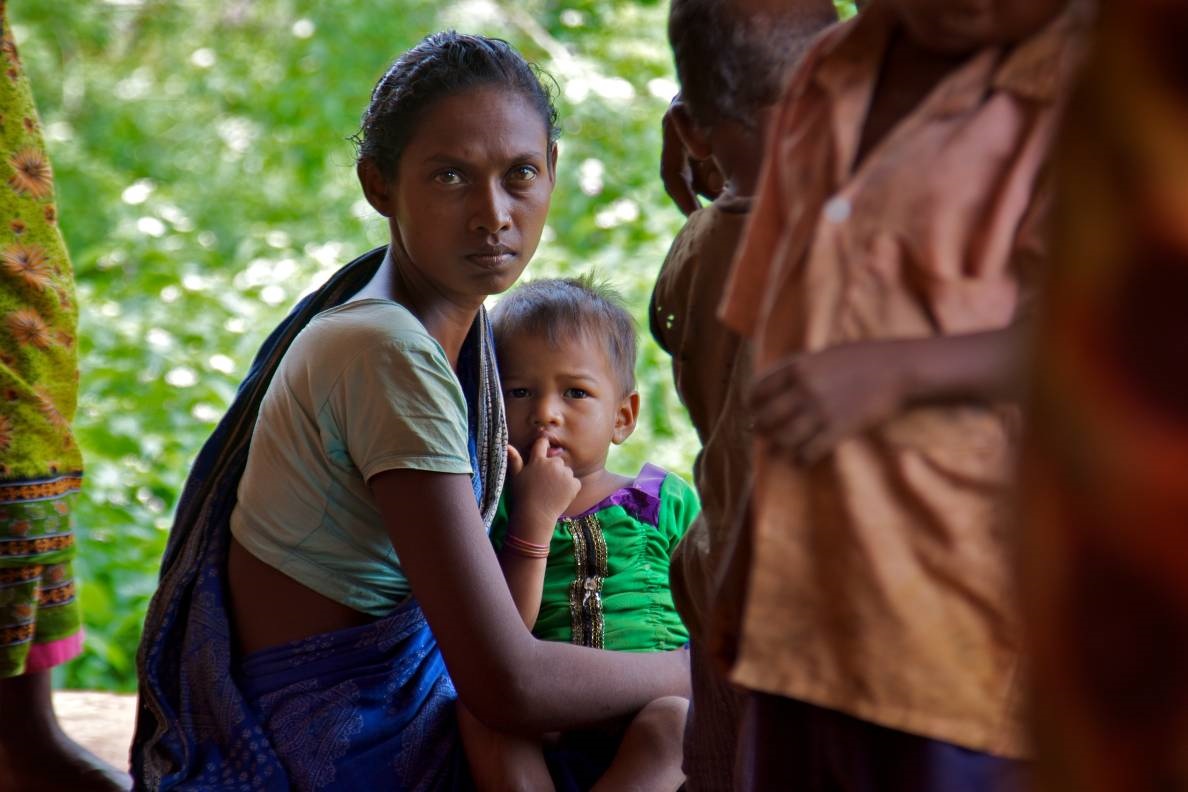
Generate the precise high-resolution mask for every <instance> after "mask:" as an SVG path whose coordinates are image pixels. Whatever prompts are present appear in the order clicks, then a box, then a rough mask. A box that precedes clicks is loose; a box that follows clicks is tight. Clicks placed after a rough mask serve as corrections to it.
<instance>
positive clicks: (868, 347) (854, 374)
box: [751, 341, 904, 465]
mask: <svg viewBox="0 0 1188 792" xmlns="http://www.w3.org/2000/svg"><path fill="white" fill-rule="evenodd" d="M887 347H888V344H887V343H886V342H877V341H876V342H870V343H859V344H847V345H845V346H838V347H833V348H831V349H826V350H824V351H822V352H815V353H810V354H803V355H793V356H791V357H788V358H785V359H784V360H782V361H781V362H779V363H778V364H776V366H775V367H774V368H771V369H768V370H767V371H766V372H764V373H763V374H762V376H759V377H758V378H757V379H756V380H755V384H754V387H753V388H752V390H751V410H752V413H753V415H754V421H755V436H756V437H760V438H763V440H765V441H766V442H767V443H768V444H769V445H770V446H771V447H772V449H773V450H774V451H775V452H776V453H777V454H780V455H782V456H786V457H788V458H790V459H792V460H793V461H794V462H797V463H799V464H803V465H811V464H813V463H814V462H817V461H818V460H820V459H822V458H823V457H824V456H826V455H827V454H828V453H829V452H831V451H832V450H833V449H834V448H835V447H836V446H837V444H838V443H839V442H841V441H842V440H843V439H845V438H846V437H849V436H850V435H853V434H856V433H858V432H861V431H863V430H865V429H869V428H870V427H872V426H875V425H876V424H879V423H881V422H882V421H885V420H886V419H887V418H889V417H891V416H892V415H894V414H895V413H896V412H898V411H899V410H900V409H902V407H903V395H904V388H903V377H902V368H901V366H900V362H901V361H900V359H899V358H897V357H896V356H895V355H893V354H890V350H889V349H888V348H887Z"/></svg>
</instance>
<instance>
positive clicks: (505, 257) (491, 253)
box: [466, 247, 516, 269]
mask: <svg viewBox="0 0 1188 792" xmlns="http://www.w3.org/2000/svg"><path fill="white" fill-rule="evenodd" d="M515 257H516V253H515V251H514V250H511V249H510V248H505V247H497V248H489V249H483V250H479V251H476V252H474V253H471V254H469V255H467V256H466V258H468V259H469V260H471V261H473V262H474V263H475V264H478V265H479V266H480V267H487V268H488V269H495V268H496V267H502V266H504V265H506V264H510V263H511V261H512V259H514V258H515Z"/></svg>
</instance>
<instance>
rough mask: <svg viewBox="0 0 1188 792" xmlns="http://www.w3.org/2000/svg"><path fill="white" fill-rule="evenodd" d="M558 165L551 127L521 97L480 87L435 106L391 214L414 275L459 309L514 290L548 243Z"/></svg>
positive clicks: (404, 168)
mask: <svg viewBox="0 0 1188 792" xmlns="http://www.w3.org/2000/svg"><path fill="white" fill-rule="evenodd" d="M555 164H556V147H555V146H553V145H552V144H550V143H549V139H548V133H547V127H546V124H545V122H544V120H543V119H542V118H541V116H540V113H539V112H538V111H537V109H536V108H535V107H534V106H533V105H532V104H531V103H530V102H529V100H528V99H526V98H524V97H523V96H521V95H520V94H519V93H517V92H515V91H510V90H508V89H506V88H502V87H499V86H492V87H481V88H475V89H472V90H468V91H465V92H463V93H460V94H455V95H453V96H448V97H445V98H443V99H439V100H438V101H437V102H435V103H434V104H432V105H430V106H429V108H428V109H427V110H426V111H425V112H424V114H423V115H422V117H421V119H420V121H419V123H418V125H417V130H416V132H415V133H414V134H413V136H412V138H411V139H410V140H409V142H408V144H407V145H406V147H405V149H404V152H403V153H402V154H401V156H400V163H399V166H398V167H397V172H396V175H395V180H394V182H393V183H392V185H391V186H390V194H391V196H392V199H393V200H392V205H391V206H389V207H388V209H389V210H390V211H388V212H385V214H388V216H389V218H390V225H391V228H392V238H393V242H394V243H399V244H401V245H403V247H404V251H405V253H406V254H407V261H406V262H405V265H406V266H409V267H411V268H412V270H413V271H412V272H410V273H407V274H408V275H410V276H413V277H417V278H423V279H424V280H425V281H426V282H427V283H428V284H429V285H430V286H432V287H433V288H434V289H435V290H436V291H437V293H439V294H441V295H442V296H444V297H447V298H451V299H454V300H457V301H460V302H463V301H464V302H473V301H474V299H476V298H477V299H479V300H481V299H482V298H484V297H486V296H487V295H489V294H497V293H499V292H502V291H504V290H506V289H507V288H508V287H510V286H511V285H512V284H513V283H515V281H516V279H517V278H518V277H519V276H520V273H521V272H523V270H524V267H525V265H527V264H528V261H529V260H530V259H531V258H532V254H533V253H535V252H536V246H537V244H538V243H539V242H540V234H541V231H542V230H543V229H544V223H545V216H546V215H547V214H548V211H549V199H550V198H551V196H552V193H553V180H554V176H553V174H554V166H555Z"/></svg>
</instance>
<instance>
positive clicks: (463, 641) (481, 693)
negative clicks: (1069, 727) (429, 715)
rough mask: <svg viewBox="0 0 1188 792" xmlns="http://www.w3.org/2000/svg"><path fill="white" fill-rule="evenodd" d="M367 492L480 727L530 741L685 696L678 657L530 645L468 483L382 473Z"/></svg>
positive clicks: (681, 656)
mask: <svg viewBox="0 0 1188 792" xmlns="http://www.w3.org/2000/svg"><path fill="white" fill-rule="evenodd" d="M369 484H370V487H371V491H372V493H373V495H374V497H375V500H376V503H377V504H378V505H379V509H380V513H381V515H382V516H383V519H384V524H385V526H386V527H387V529H388V533H389V535H390V536H391V539H392V545H393V546H394V547H395V549H396V553H397V555H398V556H399V558H400V563H401V566H402V568H403V570H404V573H405V574H406V575H407V576H408V580H409V583H410V584H411V585H412V590H413V593H414V594H415V596H416V598H417V600H418V602H419V603H420V605H421V608H422V610H424V612H425V616H426V618H427V619H428V620H429V625H430V627H431V628H432V630H433V634H434V636H435V637H436V638H437V642H438V644H439V645H440V646H441V651H442V655H443V656H444V657H445V661H446V665H447V667H448V668H449V670H450V674H451V675H452V676H453V678H454V683H455V684H456V685H457V687H458V694H459V696H460V697H461V699H462V701H463V703H465V704H466V706H467V707H468V708H469V709H470V710H471V712H473V713H474V714H475V715H476V716H477V717H478V718H479V719H480V720H482V721H483V722H484V723H486V724H487V725H489V726H491V727H493V728H496V729H503V730H507V731H522V732H530V733H541V732H546V731H554V730H567V729H574V728H581V727H584V726H589V725H592V724H595V723H598V722H601V721H605V720H607V719H609V718H612V717H616V716H620V715H625V714H628V713H632V712H635V711H637V710H639V709H640V708H641V707H643V706H644V705H645V704H647V703H648V702H649V701H651V700H653V699H655V698H658V697H660V696H666V695H678V696H688V695H689V665H688V658H687V657H686V656H685V653H684V652H682V651H677V652H664V653H658V654H634V653H632V654H627V653H619V652H604V651H598V650H591V649H584V648H582V647H578V646H572V645H569V644H562V643H551V642H544V641H538V640H536V639H535V638H533V637H532V635H531V633H529V632H528V630H527V628H526V627H525V626H524V622H523V620H522V619H521V617H520V614H519V612H518V611H517V610H516V606H515V603H514V602H513V601H512V597H511V594H510V593H509V592H508V587H507V584H506V583H505V582H504V579H503V575H502V574H501V572H500V568H499V563H498V561H497V560H496V558H495V551H494V550H493V549H492V547H491V543H490V542H489V541H488V540H487V535H486V532H485V530H484V528H483V523H482V519H481V517H480V516H479V513H478V507H477V506H476V505H475V502H474V492H473V490H472V489H471V486H470V480H469V478H468V477H467V476H463V475H456V474H444V473H429V472H425V471H417V470H389V471H385V472H383V473H380V474H377V475H376V476H374V477H372V479H371V480H370V482H369Z"/></svg>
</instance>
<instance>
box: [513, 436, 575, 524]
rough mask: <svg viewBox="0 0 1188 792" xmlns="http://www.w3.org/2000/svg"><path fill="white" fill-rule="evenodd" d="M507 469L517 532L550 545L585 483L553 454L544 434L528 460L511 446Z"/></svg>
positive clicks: (529, 454) (532, 449)
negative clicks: (559, 524) (554, 527)
mask: <svg viewBox="0 0 1188 792" xmlns="http://www.w3.org/2000/svg"><path fill="white" fill-rule="evenodd" d="M507 469H508V475H509V476H510V477H511V496H512V498H511V511H512V520H513V523H512V527H513V529H514V532H515V535H516V536H518V537H520V538H521V539H523V540H525V541H528V542H536V543H538V544H548V542H549V539H550V538H551V537H552V535H553V526H554V525H555V524H556V522H557V519H558V518H559V517H560V516H561V515H562V513H564V512H565V510H566V509H567V508H569V504H571V503H573V499H574V498H576V497H577V495H578V492H579V491H580V490H581V488H582V484H581V482H580V481H578V480H577V477H576V476H575V475H573V471H572V470H570V469H569V466H568V465H566V464H565V462H564V461H563V460H562V459H561V457H550V456H549V439H548V438H547V437H544V436H543V435H542V436H541V437H538V438H536V442H534V443H533V444H532V448H531V449H530V450H529V451H528V460H527V462H525V461H524V459H523V458H522V457H521V456H520V454H519V452H518V451H516V449H514V448H512V447H511V446H508V447H507Z"/></svg>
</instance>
